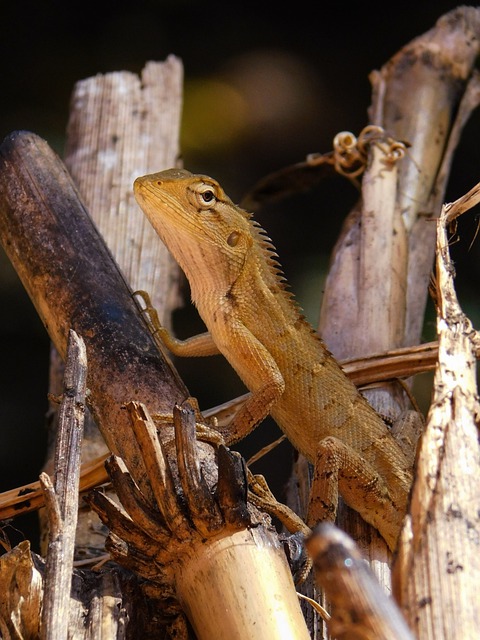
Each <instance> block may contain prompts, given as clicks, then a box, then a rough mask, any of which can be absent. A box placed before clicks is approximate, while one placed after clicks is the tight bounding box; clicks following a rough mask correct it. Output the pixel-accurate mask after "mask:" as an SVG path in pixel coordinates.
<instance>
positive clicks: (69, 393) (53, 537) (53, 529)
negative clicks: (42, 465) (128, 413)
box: [40, 331, 87, 640]
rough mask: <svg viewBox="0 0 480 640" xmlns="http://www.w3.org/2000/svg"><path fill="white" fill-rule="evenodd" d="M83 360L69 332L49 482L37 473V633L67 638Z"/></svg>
mask: <svg viewBox="0 0 480 640" xmlns="http://www.w3.org/2000/svg"><path fill="white" fill-rule="evenodd" d="M86 378H87V361H86V353H85V345H84V343H83V340H82V339H81V338H79V337H78V336H77V334H76V333H75V332H74V331H70V336H69V340H68V347H67V360H66V367H65V378H64V380H65V381H64V390H63V399H62V403H61V407H60V415H59V421H58V437H57V446H56V450H55V481H54V484H52V483H51V480H50V477H49V476H48V475H47V474H46V473H42V474H41V476H40V482H41V484H42V487H43V491H44V494H45V502H46V507H47V517H48V523H49V543H48V551H47V561H46V573H45V583H44V584H45V590H44V598H43V606H42V623H41V637H42V639H44V640H53V639H55V640H63V639H66V638H67V637H68V628H69V604H70V591H71V587H72V572H73V556H74V550H75V531H76V527H77V512H78V486H79V478H80V454H81V445H82V436H83V418H84V413H85V393H86Z"/></svg>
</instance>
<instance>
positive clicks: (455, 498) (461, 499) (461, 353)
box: [395, 184, 480, 640]
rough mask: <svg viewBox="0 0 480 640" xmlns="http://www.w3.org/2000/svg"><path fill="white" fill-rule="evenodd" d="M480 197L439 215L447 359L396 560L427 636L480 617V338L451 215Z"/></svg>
mask: <svg viewBox="0 0 480 640" xmlns="http://www.w3.org/2000/svg"><path fill="white" fill-rule="evenodd" d="M479 201H480V184H478V185H476V186H475V187H474V188H473V189H472V190H471V191H470V192H469V193H467V194H466V195H465V196H463V197H462V198H459V199H458V200H457V201H456V202H454V203H452V204H449V205H445V206H444V207H443V209H442V213H441V216H440V219H439V220H438V223H437V261H436V280H437V287H436V296H437V300H436V304H437V329H438V334H439V360H438V365H437V370H436V372H435V381H434V393H433V399H432V404H431V408H430V411H429V414H428V419H427V425H426V430H425V434H424V436H423V438H422V442H421V447H420V450H419V453H418V464H417V477H416V480H415V483H414V487H413V492H412V503H411V516H410V518H409V519H408V520H407V522H406V525H405V527H404V530H403V532H402V536H401V545H400V550H399V557H398V559H397V562H396V565H395V590H396V592H397V597H398V599H399V601H400V602H401V603H402V606H403V607H404V609H405V611H406V614H407V616H408V619H409V621H410V624H411V626H412V628H413V629H414V630H415V632H416V633H417V635H418V637H419V638H422V640H424V639H425V640H426V639H430V638H432V639H433V638H435V639H436V640H438V639H441V638H445V639H446V638H452V637H463V638H468V637H474V636H475V635H476V634H477V629H478V625H479V623H480V619H479V614H478V603H477V597H476V585H477V584H478V581H479V580H480V561H479V557H478V548H477V547H478V530H479V527H480V519H479V513H478V504H479V502H480V491H479V485H478V478H479V477H480V445H479V442H478V426H479V416H480V404H479V400H478V391H477V385H476V366H475V365H476V360H475V352H476V349H477V348H478V343H479V339H478V334H477V333H476V332H475V331H474V329H473V327H472V325H471V322H470V321H469V319H468V318H467V317H466V316H465V314H464V313H463V312H462V310H461V308H460V305H459V303H458V300H457V296H456V293H455V288H454V281H453V277H454V276H453V273H454V269H453V265H452V262H451V258H450V253H449V248H448V234H447V227H448V224H449V222H450V221H452V220H454V219H455V218H456V217H457V216H459V215H461V214H462V213H464V212H466V211H468V210H469V209H470V207H472V206H474V205H475V204H477V203H478V202H479ZM419 604H420V606H419Z"/></svg>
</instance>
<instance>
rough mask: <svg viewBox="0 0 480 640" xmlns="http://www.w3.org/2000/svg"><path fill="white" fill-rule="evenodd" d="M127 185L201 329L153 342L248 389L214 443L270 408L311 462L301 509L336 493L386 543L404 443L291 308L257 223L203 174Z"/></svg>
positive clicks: (332, 510)
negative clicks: (202, 360) (219, 366)
mask: <svg viewBox="0 0 480 640" xmlns="http://www.w3.org/2000/svg"><path fill="white" fill-rule="evenodd" d="M134 191H135V197H136V199H137V202H138V203H139V205H140V206H141V208H142V209H143V211H144V213H145V214H146V216H147V217H148V219H149V220H150V222H151V224H152V225H153V227H154V228H155V230H156V232H157V233H158V234H159V236H160V238H161V239H162V240H163V242H164V243H165V245H166V246H167V248H168V249H169V250H170V252H171V253H172V255H173V256H174V258H175V259H176V261H177V262H178V263H179V265H180V267H181V268H182V269H183V271H184V272H185V274H186V276H187V278H188V281H189V283H190V288H191V296H192V301H193V303H194V304H195V305H196V307H197V309H198V311H199V314H200V316H201V317H202V319H203V321H204V322H205V325H206V327H207V329H208V332H207V333H202V334H199V335H197V336H193V337H191V338H188V339H187V340H178V339H176V338H174V337H173V336H172V335H170V333H169V332H168V331H167V330H166V329H165V328H164V327H161V328H160V329H159V331H160V337H161V340H162V342H163V343H164V344H165V346H166V347H167V348H168V349H169V350H170V351H171V352H172V353H174V354H176V355H179V356H207V355H213V354H217V353H222V354H223V355H224V356H225V358H226V359H227V360H228V361H229V363H230V364H231V366H232V367H233V368H234V369H235V370H236V372H237V373H238V375H239V376H240V378H241V379H242V380H243V382H244V383H245V385H246V386H247V388H248V389H249V390H250V391H251V396H250V397H249V399H248V400H247V401H246V403H245V405H244V406H243V408H242V409H241V410H240V412H239V413H238V414H237V415H236V416H235V417H234V419H233V420H232V422H231V424H230V425H228V428H226V430H225V431H224V432H223V435H224V437H225V440H226V443H227V444H232V443H234V442H236V441H238V440H240V439H241V438H242V437H244V436H245V435H247V434H248V433H249V432H250V431H251V430H252V429H254V428H255V427H256V426H257V425H258V424H259V423H260V422H261V421H262V420H263V419H264V418H265V417H266V416H267V415H268V414H271V415H272V417H273V418H274V419H275V421H276V422H277V423H278V425H279V427H280V428H281V429H282V430H283V431H284V433H285V434H286V435H287V437H288V438H289V440H290V441H291V443H292V444H293V446H294V447H295V448H296V449H297V450H298V451H299V452H300V453H302V454H303V455H305V456H306V458H307V459H308V460H309V461H310V462H311V463H312V464H314V465H315V471H314V479H313V484H312V499H311V503H310V507H309V516H308V521H309V522H310V523H315V522H317V521H319V520H324V519H330V520H332V519H334V518H335V514H336V508H337V502H338V494H339V493H340V494H341V495H342V497H343V499H344V500H345V502H346V503H347V504H348V505H349V506H351V507H352V508H353V509H355V510H356V511H358V512H359V513H360V514H361V516H362V517H363V518H364V520H366V521H367V522H369V523H370V524H372V525H373V526H374V527H375V528H376V529H377V530H378V531H379V532H380V534H381V535H382V536H383V538H384V539H385V541H386V542H387V544H388V546H389V547H390V548H391V549H394V548H395V545H396V541H397V537H398V534H399V531H400V526H401V523H402V520H403V517H404V515H405V512H406V507H407V499H408V494H409V490H410V486H411V483H412V464H413V454H412V453H409V452H408V451H407V450H406V447H405V446H402V444H401V442H399V441H397V439H396V438H395V437H394V435H393V434H392V431H391V430H390V429H389V428H388V427H387V425H386V424H385V422H384V421H383V420H382V418H381V417H380V416H379V415H378V414H377V413H376V412H375V411H374V409H373V408H372V407H371V406H370V405H369V404H368V402H367V400H366V399H365V398H363V396H362V395H361V394H360V393H359V391H358V390H357V388H356V387H355V385H354V384H353V383H352V382H351V381H350V380H349V379H348V378H347V376H346V375H345V373H344V372H343V370H342V369H341V367H340V365H339V364H338V363H337V361H336V360H335V359H334V357H333V356H332V355H331V354H330V352H329V351H328V350H327V348H326V346H325V344H324V343H323V341H322V340H321V338H320V337H318V335H317V334H316V332H315V331H314V329H313V328H312V326H311V325H310V324H309V323H308V322H307V320H306V319H305V318H304V316H303V315H302V313H301V310H300V308H299V306H298V305H297V303H296V302H295V300H294V298H293V296H292V294H291V293H290V292H289V290H288V288H287V287H286V282H285V279H284V277H283V274H282V271H281V268H280V266H279V263H278V261H277V254H276V253H275V249H274V246H273V244H272V242H271V240H270V239H269V238H268V237H267V235H266V233H265V231H264V230H263V229H262V228H261V227H260V226H259V225H258V223H257V222H255V221H254V219H253V217H252V215H251V214H249V213H247V212H245V211H243V210H242V209H240V208H239V207H238V206H236V205H235V204H234V203H233V202H232V201H231V200H230V199H229V198H228V196H227V195H226V194H225V192H224V191H223V189H222V188H221V186H220V185H219V184H218V182H216V181H215V180H213V179H212V178H209V177H207V176H202V175H195V174H192V173H190V172H188V171H185V170H179V169H169V170H167V171H162V172H160V173H155V174H152V175H147V176H143V177H140V178H137V179H136V180H135V184H134Z"/></svg>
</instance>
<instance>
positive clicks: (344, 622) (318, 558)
mask: <svg viewBox="0 0 480 640" xmlns="http://www.w3.org/2000/svg"><path fill="white" fill-rule="evenodd" d="M306 546H307V549H308V552H309V554H310V555H311V556H312V559H313V563H314V565H315V568H316V575H317V580H318V581H319V582H320V584H321V586H322V588H323V589H325V591H326V593H327V598H328V601H329V602H330V603H331V605H332V616H331V618H330V619H329V620H327V626H328V629H329V632H330V634H331V635H332V637H333V638H339V639H340V638H358V639H360V638H362V639H363V638H365V639H366V638H375V640H413V635H412V633H411V631H410V629H409V628H408V626H407V624H406V622H405V620H404V619H403V616H402V614H401V613H400V610H399V609H398V607H397V605H396V603H395V602H394V600H393V599H392V598H390V597H389V596H387V595H386V593H385V592H384V591H383V589H382V587H381V586H380V584H379V583H378V582H377V580H376V578H375V576H374V575H373V572H372V571H371V569H370V568H369V566H368V564H367V563H366V562H365V561H364V560H363V558H362V555H361V553H360V552H359V550H358V548H357V547H356V545H355V544H354V543H353V541H352V539H351V538H349V537H348V536H347V535H346V534H345V533H344V532H343V531H341V530H340V529H338V528H337V527H335V526H334V525H332V524H330V523H323V524H321V525H319V526H318V527H317V528H316V529H315V530H314V531H313V533H312V535H311V536H310V537H309V539H308V540H307V541H306Z"/></svg>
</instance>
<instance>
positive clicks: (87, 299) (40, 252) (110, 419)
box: [0, 132, 188, 475]
mask: <svg viewBox="0 0 480 640" xmlns="http://www.w3.org/2000/svg"><path fill="white" fill-rule="evenodd" d="M0 201H1V205H2V206H1V216H0V239H1V241H2V243H3V246H4V247H5V249H6V253H7V255H8V256H9V258H10V260H11V262H12V264H13V266H14V267H15V269H16V270H17V273H18V274H19V276H20V279H21V280H22V282H23V284H24V286H25V289H26V290H27V292H28V293H29V295H30V297H31V299H32V301H33V303H34V305H35V307H36V309H37V311H38V313H39V315H40V317H41V319H42V321H43V322H44V324H45V327H46V328H47V331H48V333H49V335H50V337H51V339H52V341H53V342H54V344H55V346H56V348H57V349H58V351H59V353H60V354H61V355H62V357H64V356H65V352H66V343H67V336H68V332H69V330H70V328H73V329H74V330H75V331H76V332H77V333H78V334H79V335H81V336H82V338H83V339H84V341H85V345H86V349H87V357H88V361H89V371H88V383H87V384H88V388H89V389H90V391H91V392H90V394H89V396H88V399H89V408H90V409H91V410H92V412H93V414H94V416H95V419H96V421H97V424H98V426H99V428H100V429H101V431H102V435H103V436H104V438H105V440H106V442H107V445H108V446H109V448H110V450H111V451H114V452H116V453H118V454H119V455H121V456H123V457H128V456H130V455H131V456H132V457H133V458H134V459H135V441H134V440H133V439H132V437H131V427H130V422H129V420H128V417H127V416H126V412H125V411H124V409H123V408H122V405H123V403H124V402H126V401H128V400H132V399H137V398H138V399H139V400H142V401H144V402H145V403H146V404H147V405H148V406H149V407H150V408H151V410H152V411H153V412H155V413H165V412H168V411H171V407H172V405H173V404H174V403H175V401H177V402H182V401H183V400H185V399H186V398H187V397H188V391H187V389H186V388H185V386H184V385H183V383H182V382H181V380H180V379H179V377H178V374H176V372H174V370H173V369H171V368H170V366H169V365H168V363H167V362H166V361H163V360H162V359H161V356H160V354H159V352H158V349H157V347H156V345H155V343H154V341H153V339H152V336H151V334H150V333H149V331H148V329H147V327H146V326H145V325H144V324H143V323H142V322H140V321H139V314H138V309H137V307H136V305H135V303H134V301H133V299H132V295H131V292H130V290H129V289H128V287H127V286H126V284H125V281H124V279H123V276H122V274H121V273H120V272H119V271H118V268H117V267H116V265H115V264H114V263H113V261H112V257H111V254H110V253H109V251H108V250H107V248H106V247H105V245H104V243H103V240H102V239H101V237H100V236H99V234H98V232H97V230H96V229H95V227H94V226H93V223H92V221H91V219H90V217H89V216H88V213H87V212H86V210H85V208H84V207H83V205H82V204H81V202H80V200H79V198H78V192H77V191H76V189H75V187H74V185H73V183H72V181H71V179H70V177H69V176H68V174H67V172H66V170H65V167H64V166H63V164H62V162H61V161H60V159H59V158H58V157H57V156H56V155H55V154H54V153H53V152H52V151H51V149H50V148H49V147H48V145H47V143H46V142H44V141H43V140H41V139H40V138H38V137H37V136H35V135H34V134H31V133H26V132H21V133H16V134H12V135H11V136H9V137H8V138H6V139H5V140H4V142H3V144H2V146H1V148H0ZM139 475H141V474H139Z"/></svg>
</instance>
